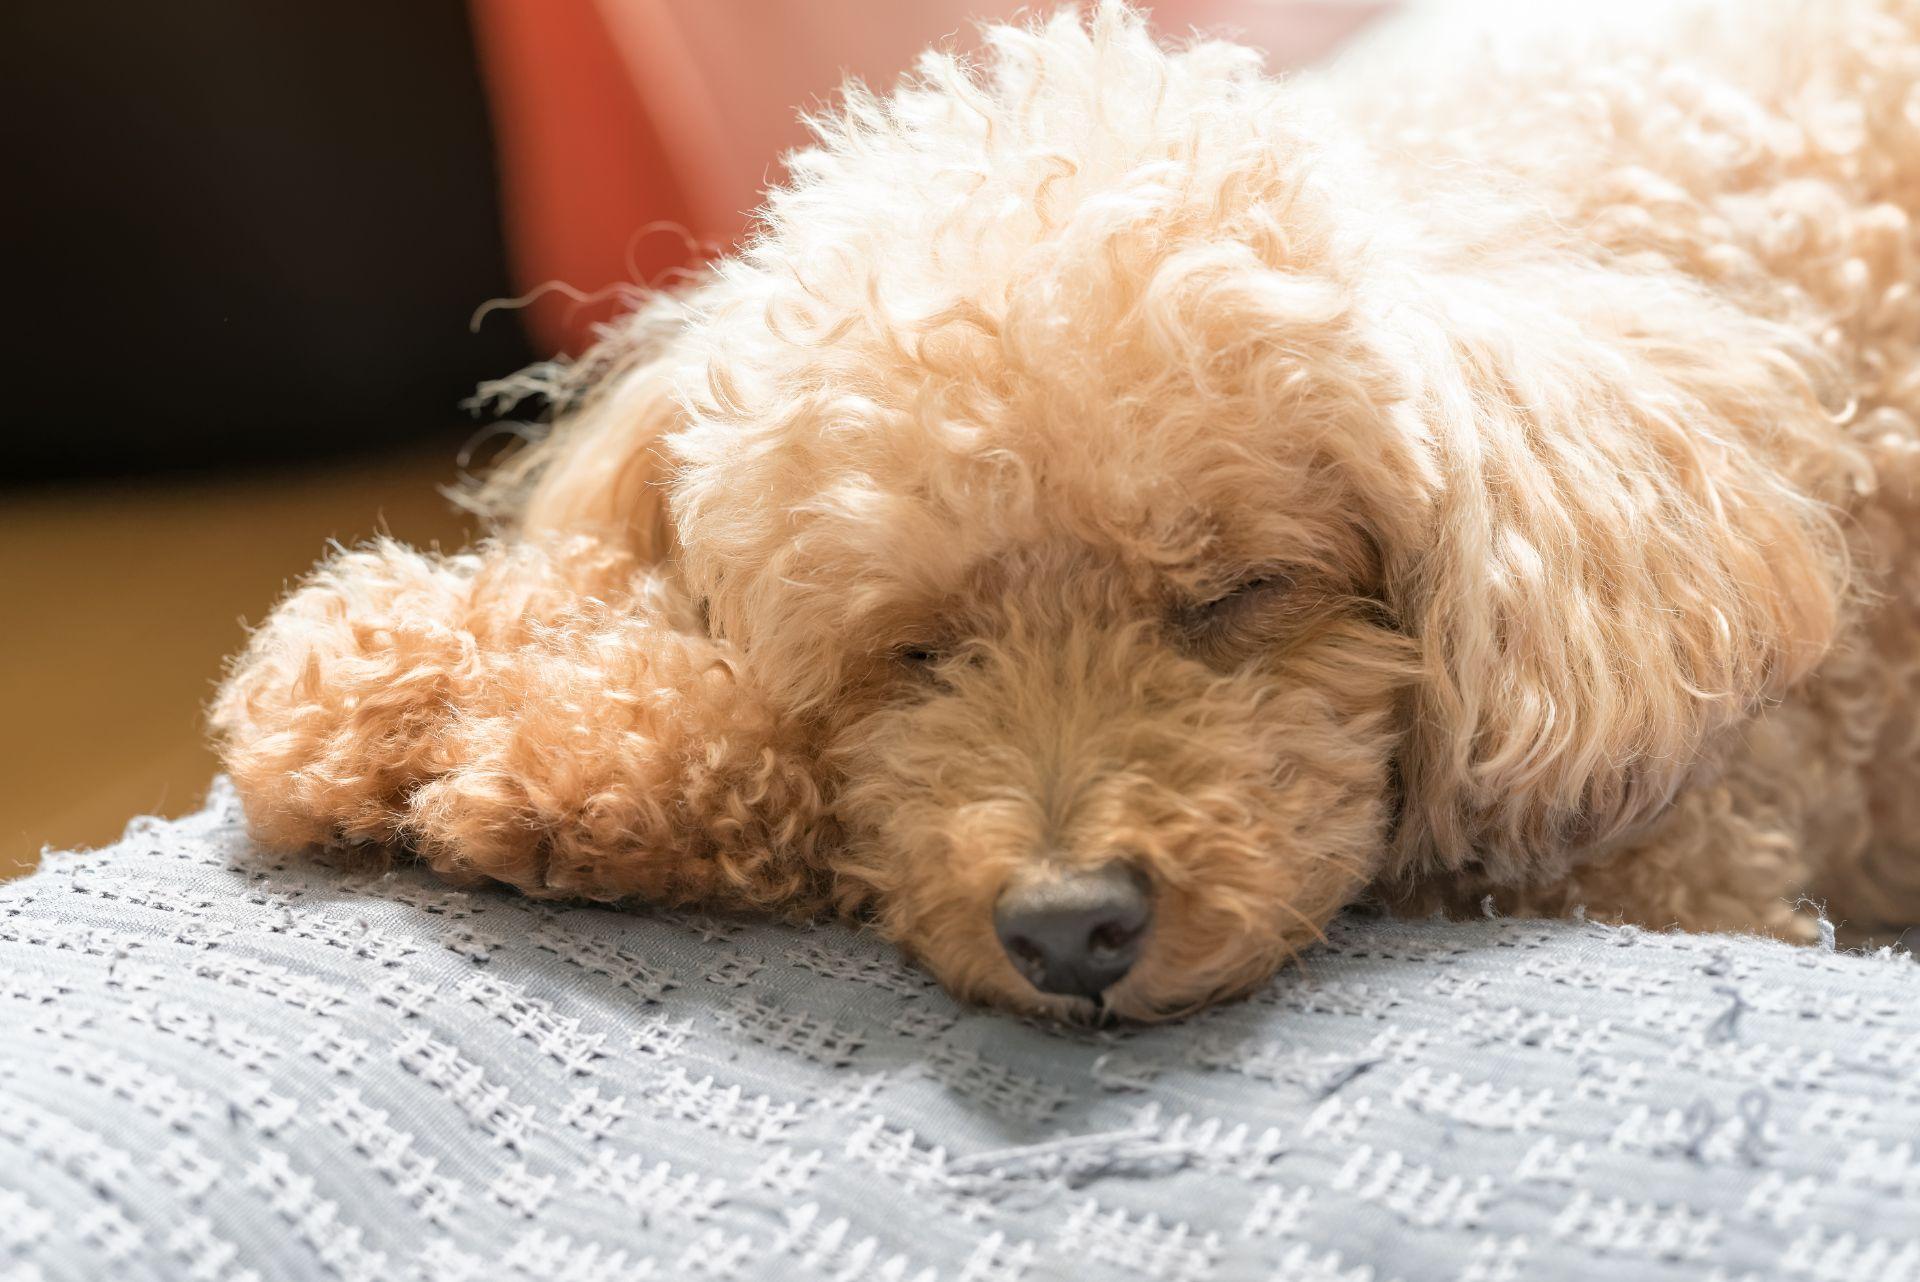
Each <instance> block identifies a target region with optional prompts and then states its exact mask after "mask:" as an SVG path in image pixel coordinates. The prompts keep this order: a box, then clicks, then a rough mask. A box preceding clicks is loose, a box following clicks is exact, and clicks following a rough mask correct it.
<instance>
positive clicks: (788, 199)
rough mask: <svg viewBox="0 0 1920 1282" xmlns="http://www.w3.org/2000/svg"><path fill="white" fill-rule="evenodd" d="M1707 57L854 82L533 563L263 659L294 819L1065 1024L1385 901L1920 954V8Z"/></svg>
mask: <svg viewBox="0 0 1920 1282" xmlns="http://www.w3.org/2000/svg"><path fill="white" fill-rule="evenodd" d="M1687 30H1688V32H1690V34H1686V35H1676V36H1672V37H1669V38H1667V39H1665V40H1664V41H1662V42H1659V43H1657V44H1656V43H1646V44H1643V45H1639V46H1636V45H1635V44H1633V43H1632V42H1631V41H1619V40H1616V41H1614V42H1613V43H1608V42H1607V41H1605V40H1602V41H1599V42H1597V43H1595V44H1592V45H1584V46H1582V47H1580V48H1579V49H1578V50H1577V51H1568V50H1564V49H1556V48H1555V47H1554V46H1553V44H1552V42H1550V41H1542V42H1539V43H1537V44H1535V45H1532V46H1530V47H1528V48H1527V49H1526V50H1525V52H1524V56H1520V57H1508V58H1506V59H1504V60H1502V59H1501V58H1499V57H1496V56H1495V55H1494V54H1491V53H1489V54H1487V55H1485V56H1484V57H1483V58H1481V60H1479V61H1476V62H1468V63H1460V62H1452V63H1449V64H1447V65H1445V66H1435V67H1431V68H1428V69H1426V70H1424V71H1423V70H1420V69H1418V68H1412V69H1410V68H1408V67H1405V66H1401V67H1399V68H1398V69H1396V70H1395V71H1393V73H1392V74H1390V75H1389V74H1384V73H1381V72H1378V71H1375V72H1361V71H1351V72H1345V73H1342V72H1338V71H1336V72H1334V73H1329V74H1327V75H1323V76H1319V77H1317V78H1304V79H1297V80H1283V79H1274V78H1271V77H1268V76H1266V75H1264V74H1263V73H1262V71H1261V68H1260V60H1259V58H1258V56H1257V55H1256V54H1255V53H1253V52H1251V51H1249V50H1248V49H1245V48H1241V47H1237V46H1235V45H1233V44H1231V43H1225V42H1220V41H1214V40H1199V41H1197V42H1194V43H1191V44H1188V45H1185V46H1182V47H1169V46H1167V45H1164V44H1161V43H1158V42H1157V41H1156V39H1155V37H1154V35H1153V34H1152V32H1151V31H1150V29H1149V27H1148V24H1147V19H1146V17H1145V16H1144V15H1143V14H1141V13H1140V12H1138V11H1135V10H1133V9H1131V8H1129V7H1126V6H1125V5H1123V4H1121V3H1116V2H1111V0H1102V2H1101V3H1098V4H1097V5H1096V6H1095V7H1093V8H1092V9H1091V10H1090V11H1089V12H1084V13H1075V12H1067V13H1062V14H1060V15H1058V16H1055V17H1052V18H1050V19H1046V20H1041V21H1037V22H1035V23H1033V24H1030V25H1026V26H996V27H992V28H990V29H988V30H986V31H985V50H986V52H985V53H984V55H983V56H982V58H981V59H980V61H979V62H978V64H974V63H969V62H966V61H963V60H962V59H961V58H959V57H957V56H955V55H953V54H951V53H944V52H934V53H929V54H927V55H926V56H925V57H924V58H923V59H922V60H921V61H920V62H919V64H918V68H917V71H916V72H915V73H914V74H913V75H911V76H909V77H908V78H906V79H905V80H903V82H902V83H901V85H900V86H899V87H898V88H896V89H895V90H894V91H893V92H891V93H890V94H888V95H885V96H880V95H876V94H873V93H870V92H868V91H867V90H865V89H862V88H861V87H859V86H858V85H855V86H852V87H849V88H848V89H847V91H846V92H845V95H844V99H843V100H842V101H841V102H840V105H839V106H838V107H837V109H835V110H834V111H832V112H830V113H828V114H827V115H825V116H824V117H823V118H821V119H819V120H818V121H816V122H815V131H816V136H817V141H816V143H815V144H814V145H812V146H810V147H809V148H807V149H805V150H802V151H800V152H798V153H797V154H795V155H794V156H792V157H791V158H790V162H789V164H790V170H791V180H790V181H788V182H786V183H785V184H784V185H782V186H779V187H777V188H776V189H775V190H773V191H772V192H771V193H770V194H769V195H768V197H767V203H766V205H765V208H764V210H763V211H762V213H761V216H760V217H761V221H760V225H759V229H758V231H757V232H756V233H755V234H754V235H753V236H752V237H751V239H750V240H748V241H747V243H746V244H745V245H744V247H742V248H741V249H740V250H739V251H738V252H737V253H736V254H734V255H733V256H732V257H729V258H726V259H723V260H721V261H718V262H717V263H715V264H714V265H712V266H711V268H710V269H709V270H707V271H706V272H705V273H704V275H703V276H701V277H700V278H699V279H697V280H696V281H694V282H693V283H691V284H690V285H688V286H687V287H685V288H683V289H681V290H679V291H678V292H674V293H667V294H656V295H653V296H651V297H649V298H647V299H646V300H645V301H644V302H643V303H642V304H641V305H639V306H638V307H637V308H636V309H635V310H634V311H633V313H632V314H631V315H630V316H628V317H627V318H626V319H624V320H623V321H621V322H619V323H617V324H616V325H614V326H613V327H611V328H610V330H609V332H608V333H607V334H606V336H605V338H604V340H603V341H602V342H601V343H600V344H599V345H598V346H597V347H596V348H595V349H594V350H592V351H591V352H590V353H589V354H588V355H587V356H585V357H584V358H582V359H581V360H579V361H578V362H576V363H574V364H573V365H572V366H570V367H568V368H566V369H564V370H563V371H561V372H560V373H558V374H555V375H553V376H552V377H550V378H548V379H547V380H546V383H545V385H544V390H546V391H547V392H549V393H550V394H551V395H552V396H553V397H554V398H555V399H556V401H557V402H558V403H559V404H560V405H561V407H562V408H561V410H560V411H559V412H558V413H556V415H555V421H554V423H553V425H552V428H551V431H550V433H549V434H547V435H546V436H545V437H544V438H543V439H542V440H540V441H539V442H538V443H537V444H535V445H533V446H531V447H530V448H528V449H526V450H524V451H522V452H520V453H517V454H515V455H513V456H512V457H511V458H509V459H508V460H507V461H506V462H505V463H504V464H503V465H502V466H501V467H500V468H499V469H498V470H497V471H496V472H495V473H494V474H493V475H492V476H491V478H490V479H489V480H488V481H487V482H486V483H485V485H484V488H483V489H482V490H481V491H480V493H479V495H478V501H479V502H480V503H482V504H483V505H484V507H485V509H486V510H487V511H488V512H489V513H490V514H491V515H492V517H493V518H494V520H495V521H496V523H497V524H496V527H495V531H494V533H493V535H492V537H491V538H490V539H489V540H487V541H485V542H482V543H480V544H479V545H477V546H476V547H474V548H472V549H471V550H468V551H466V552H463V553H460V554H458V555H439V554H430V553H425V552H420V551H415V550H411V549H409V548H406V547H404V546H400V545H397V544H395V543H392V542H379V543H375V544H373V545H370V546H366V547H362V548H359V549H357V550H352V551H345V552H342V553H340V554H338V555H335V556H334V557H333V558H332V559H331V560H329V561H327V562H325V563H324V564H322V565H321V566H320V567H319V568H318V569H317V571H316V572H315V573H314V574H313V575H312V577H311V578H309V579H308V580H307V581H305V582H304V583H303V584H301V585H300V586H298V587H297V589H296V590H294V591H293V592H292V593H291V595H289V596H288V597H287V598H286V599H285V600H284V601H283V602H281V603H280V604H279V606H278V607H277V608H276V609H275V610H274V611H273V613H272V614H271V616H270V617H268V618H267V619H266V621H265V623H264V624H263V625H262V626H261V627H259V628H258V629H257V630H256V631H255V632H254V633H253V635H252V637H251V641H250V644H248V646H247V647H246V649H245V651H244V653H242V654H240V655H239V656H238V657H237V658H236V659H235V660H234V661H233V663H232V665H231V667H230V669H229V672H228V675H227V677H226V679H225V682H224V684H223V686H222V688H221V689H220V691H219V693H218V695H217V697H216V699H215V701H214V704H213V707H212V711H211V722H212V725H213V727H214V730H215V732H216V735H217V738H218V742H219V746H220V751H221V754H222V757H223V759H224V763H225V768H226V769H227V770H228V772H230V774H231V776H232V778H233V780H234V782H235V784H236V785H237V787H238V790H239V793H240V795H241V797H242V798H243V799H244V803H245V807H246V811H247V814H248V816H249V820H250V823H251V826H252V829H253V831H254V833H255V834H256V835H257V836H258V838H259V839H260V840H262V841H265V842H270V843H274V844H276V845H281V846H288V847H292V846H300V845H305V844H309V843H346V844H369V845H377V846H384V847H389V848H406V849H408V850H411V851H413V852H416V853H417V855H418V857H420V858H422V859H424V860H426V861H427V862H428V863H430V864H431V865H432V866H433V867H434V868H435V869H437V870H438V871H439V872H440V873H441V874H443V875H444V876H446V877H448V878H450V879H454V880H456V881H459V882H483V881H494V882H504V883H506V884H508V885H511V886H515V887H519V888H520V889H521V890H523V891H525V892H527V893H529V894H532V895H539V896H555V897H567V898H584V899H589V900H603V901H615V900H632V901H642V902H650V903H656V904H673V905H705V906H709V907H712V908H715V909H719V910H736V909H744V910H752V911H756V912H765V913H773V914H776V915H780V916H784V917H792V918H800V917H809V916H814V915H818V914H839V915H844V916H849V917H855V918H859V919H861V920H865V921H870V922H871V923H873V924H874V926H875V927H876V928H877V929H878V930H880V931H882V932H884V934H885V935H886V936H887V937H889V938H890V939H892V940H895V941H897V942H898V943H899V945H900V946H901V947H902V948H903V949H905V950H906V951H907V952H908V953H909V954H910V955H912V956H913V957H915V958H917V959H919V960H920V961H921V962H923V963H924V964H925V965H926V966H927V967H928V968H929V969H930V970H931V971H932V972H933V974H934V975H935V976H937V977H938V979H939V980H941V981H942V982H943V983H944V984H945V985H946V986H947V987H948V988H949V989H950V990H951V991H952V992H953V993H955V994H956V995H958V996H959V997H961V998H963V999H970V1000H977V1001H982V1002H987V1003H993V1004H998V1005H1001V1006H1004V1007H1009V1008H1013V1009H1015V1010H1018V1011H1023V1012H1030V1013H1039V1014H1045V1015H1051V1016H1056V1017H1062V1018H1068V1019H1077V1018H1089V1017H1094V1016H1096V1015H1098V1016H1100V1017H1103V1018H1104V1017H1118V1018H1126V1019H1140V1020H1151V1019H1159V1018H1166V1017H1170V1016H1174V1015H1178V1014H1180V1013H1182V1012H1186V1011H1191V1010H1193V1009H1196V1008H1198V1007H1201V1006H1203V1005H1204V1004H1206V1003H1208V1002H1212V1001H1215V1000H1219V999H1223V998H1227V997H1231V996H1234V995H1237V994H1243V993H1245V992H1247V991H1248V990H1249V989H1251V988H1254V987H1255V986H1257V985H1259V984H1260V983H1261V982H1262V981H1263V980H1266V979H1267V978H1268V977H1269V976H1271V975H1272V974H1274V973H1275V972H1276V970H1277V969H1279V968H1281V967H1282V966H1284V965H1285V964H1286V963H1287V962H1288V961H1289V959H1292V958H1294V957H1295V956H1296V955H1297V954H1298V953H1299V952H1300V951H1301V950H1302V949H1303V948H1305V947H1306V946H1308V945H1310V944H1311V943H1312V942H1313V941H1314V940H1315V939H1316V937H1319V936H1321V935H1322V931H1323V927H1324V926H1325V925H1326V924H1327V923H1328V921H1329V920H1330V919H1331V918H1332V917H1333V916H1334V915H1335V914H1336V913H1338V912H1340V911H1341V910H1342V909H1343V908H1346V907H1348V906H1349V905H1351V904H1354V903H1356V902H1372V903H1378V904H1381V905H1384V906H1386V907H1387V908H1389V909H1391V910H1394V911H1400V912H1409V913H1431V912H1435V911H1447V912H1472V911H1477V910H1478V909H1479V908H1480V907H1481V906H1482V905H1483V904H1489V905H1490V907H1491V908H1492V909H1493V910H1497V911H1500V912H1504V913H1510V914H1537V915H1559V914H1567V913H1572V912H1575V911H1577V910H1580V909H1584V910H1585V911H1586V912H1587V913H1588V914H1589V915H1591V916H1593V917H1594V918H1598V919H1605V920H1609V921H1620V922H1635V923H1644V924H1646V925H1648V926H1652V927H1661V928H1666V927H1678V928H1681V929H1685V930H1693V931H1706V930H1739V931H1756V932H1764V933H1767V934H1770V935H1775V936H1779V937H1783V938H1786V939H1792V940H1808V939H1811V938H1812V937H1813V935H1814V933H1815V931H1816V930H1817V929H1819V928H1820V922H1821V921H1822V920H1824V919H1823V918H1822V917H1821V916H1820V911H1819V909H1817V908H1816V907H1814V906H1813V905H1814V902H1815V901H1814V899H1812V898H1810V897H1817V898H1818V900H1819V901H1820V902H1822V903H1823V904H1824V906H1825V908H1826V910H1827V912H1828V913H1830V914H1831V916H1832V918H1833V919H1836V920H1844V921H1845V922H1847V923H1850V924H1853V925H1856V926H1862V925H1872V924H1876V923H1900V922H1904V921H1910V920H1913V919H1914V918H1915V917H1916V916H1920V769H1917V768H1916V767H1920V555H1916V554H1917V553H1920V488H1917V487H1920V430H1917V429H1916V420H1917V419H1920V234H1917V233H1916V230H1915V219H1916V216H1917V215H1920V3H1916V0H1844V2H1842V3H1834V4H1822V5H1813V4H1807V5H1803V6H1800V7H1797V8H1795V7H1785V8H1770V9H1766V10H1765V11H1764V13H1763V12H1762V11H1760V10H1759V9H1757V8H1754V7H1746V8H1743V9H1741V10H1739V11H1737V12H1736V13H1734V14H1733V16H1732V17H1731V18H1729V19H1725V20H1720V21H1714V20H1711V19H1708V20H1704V21H1701V22H1699V23H1697V24H1694V25H1692V26H1690V27H1688V28H1687ZM535 377H536V379H537V378H538V376H537V375H536V376H535Z"/></svg>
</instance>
